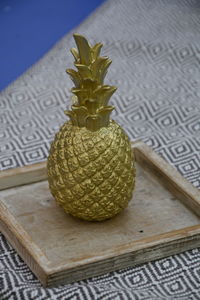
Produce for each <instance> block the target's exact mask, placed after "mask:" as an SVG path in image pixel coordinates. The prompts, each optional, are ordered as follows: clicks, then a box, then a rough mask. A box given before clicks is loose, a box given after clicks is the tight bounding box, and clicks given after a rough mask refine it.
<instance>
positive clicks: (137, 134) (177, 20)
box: [0, 0, 200, 300]
mask: <svg viewBox="0 0 200 300" xmlns="http://www.w3.org/2000/svg"><path fill="white" fill-rule="evenodd" d="M74 31H76V32H79V33H81V34H84V35H86V36H87V37H88V38H89V39H90V41H91V43H94V42H98V41H100V42H103V43H104V48H103V54H104V55H108V56H109V57H110V58H111V59H112V60H113V64H112V66H111V68H110V72H109V74H108V77H107V82H108V83H109V84H111V85H116V86H118V87H119V88H118V91H117V92H116V93H115V94H114V96H113V98H112V101H111V102H112V104H113V105H115V106H116V111H115V112H114V113H113V118H114V119H115V120H116V121H117V122H118V123H119V124H121V125H122V126H123V128H124V129H125V130H126V132H127V133H128V135H129V136H130V138H131V139H132V140H135V139H138V138H139V139H141V140H143V141H144V142H145V143H147V144H148V145H149V146H151V147H152V148H153V149H154V150H155V151H156V152H157V153H159V154H160V155H161V156H162V157H163V158H164V159H165V160H167V161H168V162H169V163H170V164H172V165H173V166H174V167H176V168H177V169H178V171H179V172H180V173H182V174H183V176H185V177H186V178H187V179H188V180H189V181H190V182H192V183H193V184H194V185H195V186H196V187H197V188H200V2H199V1H195V0H154V1H152V0H109V1H108V2H106V3H105V4H104V5H103V6H101V7H100V8H99V9H98V10H97V11H96V12H95V13H93V14H92V15H91V16H90V17H89V18H88V19H87V20H86V21H85V22H84V23H83V24H81V25H80V26H79V27H78V28H76V30H74ZM72 46H74V42H73V39H72V35H71V33H70V34H68V35H67V36H65V37H64V38H63V39H62V40H61V41H60V42H59V43H58V44H56V45H55V47H54V48H53V49H52V50H51V51H50V52H49V53H47V54H46V55H45V56H44V57H43V58H42V59H41V60H40V61H39V62H38V63H37V64H36V65H35V66H33V67H32V68H31V69H30V70H28V71H27V72H26V73H25V74H24V75H23V76H22V77H20V78H19V79H18V80H16V81H15V82H14V83H13V84H11V85H10V86H9V87H8V88H7V89H6V90H4V91H3V92H1V94H0V165H1V167H0V169H1V170H4V169H8V168H15V167H19V166H23V165H27V164H32V163H36V162H40V161H44V160H45V159H46V157H47V155H48V149H49V145H50V142H51V140H52V139H53V137H54V135H55V132H56V131H57V130H58V128H59V126H60V125H61V124H62V123H63V122H64V121H65V120H66V117H65V115H64V113H63V110H65V109H66V107H67V106H69V104H70V95H71V94H70V88H71V87H72V83H71V81H70V79H69V78H67V75H66V74H65V72H64V71H65V68H66V67H71V66H72V61H73V59H72V56H71V54H70V53H69V48H71V47H72ZM0 299H1V300H7V299H8V300H10V299H12V300H15V299H16V300H18V299H19V300H23V299H25V300H26V299H39V300H42V299H56V300H60V299H81V300H82V299H91V300H92V299H99V300H100V299H101V300H107V299H152V300H157V299H177V300H179V299H180V300H189V299H200V249H194V250H191V251H187V252H185V253H182V254H180V255H175V256H173V257H168V258H166V259H161V260H159V261H156V262H151V263H148V264H144V265H141V266H138V267H136V268H128V269H124V270H120V271H117V272H113V273H110V274H105V275H104V276H99V277H95V278H92V279H89V280H85V281H81V282H78V283H74V284H70V285H66V286H61V287H58V288H51V289H45V288H43V287H42V286H41V284H40V283H39V282H38V280H37V279H36V278H35V276H34V275H33V274H32V272H31V271H30V270H29V268H28V267H27V266H26V265H25V264H24V262H23V261H22V260H21V259H20V257H19V256H18V255H17V254H16V252H15V251H14V250H13V249H12V248H11V247H10V246H9V244H8V243H7V242H6V240H5V238H4V237H3V236H2V235H1V236H0Z"/></svg>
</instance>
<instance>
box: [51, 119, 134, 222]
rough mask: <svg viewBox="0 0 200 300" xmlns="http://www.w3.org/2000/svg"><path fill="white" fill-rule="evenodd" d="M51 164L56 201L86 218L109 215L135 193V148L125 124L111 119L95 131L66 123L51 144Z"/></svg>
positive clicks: (114, 213) (91, 218)
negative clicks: (120, 124)
mask: <svg viewBox="0 0 200 300" xmlns="http://www.w3.org/2000/svg"><path fill="white" fill-rule="evenodd" d="M47 169H48V181H49V187H50V190H51V193H52V195H53V196H54V197H55V199H56V202H57V203H58V204H59V205H60V206H62V207H63V209H64V210H65V211H66V212H67V213H69V214H71V215H73V216H75V217H78V218H81V219H84V220H88V221H102V220H105V219H109V218H111V217H113V216H115V215H116V214H118V213H119V212H120V211H121V210H123V209H124V208H125V207H126V206H127V204H128V202H129V200H130V199H131V197H132V192H133V189H134V183H135V168H134V157H133V151H132V149H131V144H130V141H129V138H128V137H127V135H126V134H125V132H124V131H123V129H122V128H121V127H120V126H119V125H118V124H117V123H116V122H114V121H112V120H111V121H109V125H108V126H106V127H101V128H100V129H99V130H96V131H91V130H88V129H87V128H86V127H79V126H75V125H73V123H72V122H71V121H68V122H66V123H65V124H64V125H63V126H62V127H61V129H60V131H59V132H58V133H57V134H56V137H55V140H54V141H53V143H52V145H51V148H50V154H49V157H48V164H47Z"/></svg>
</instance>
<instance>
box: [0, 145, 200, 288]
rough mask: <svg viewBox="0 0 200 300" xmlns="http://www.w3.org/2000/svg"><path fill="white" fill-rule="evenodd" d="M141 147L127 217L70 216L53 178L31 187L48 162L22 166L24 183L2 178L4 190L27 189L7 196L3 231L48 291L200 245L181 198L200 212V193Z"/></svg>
mask: <svg viewBox="0 0 200 300" xmlns="http://www.w3.org/2000/svg"><path fill="white" fill-rule="evenodd" d="M133 147H134V152H135V155H136V160H137V177H136V189H135V192H134V195H133V199H132V201H131V202H130V204H129V206H128V208H127V209H126V210H125V211H124V212H122V213H121V214H120V215H118V216H117V217H115V218H113V219H111V220H107V221H105V222H100V223H99V222H93V223H91V222H84V221H81V220H78V219H75V218H73V217H71V216H69V215H67V214H65V213H64V211H63V210H62V209H61V208H59V207H58V206H57V205H56V204H55V201H54V199H53V198H52V196H51V195H50V192H49V189H48V183H47V181H42V182H37V183H31V182H32V180H33V181H34V182H36V181H37V180H38V181H41V180H44V179H45V176H46V165H45V163H44V164H37V165H33V166H30V167H24V168H22V169H23V170H21V171H20V170H19V169H18V170H17V174H19V175H20V176H21V175H23V176H22V177H20V178H21V180H22V182H20V180H19V178H18V177H17V175H16V173H15V171H14V170H12V172H11V171H6V172H2V173H1V178H0V184H1V182H3V184H2V185H1V186H2V187H4V189H5V188H8V187H9V186H10V187H11V186H12V185H14V186H16V185H20V184H24V183H26V184H27V185H23V186H19V187H13V188H9V189H6V190H2V191H1V192H0V230H1V231H2V233H3V234H4V235H5V236H6V238H7V239H8V241H9V242H10V243H11V244H12V245H13V247H14V248H15V249H16V250H17V251H18V253H19V254H20V255H21V257H22V258H23V259H24V261H25V262H26V263H27V264H28V265H29V267H30V268H31V269H32V271H33V272H34V273H35V274H36V276H37V277H38V278H39V280H40V281H41V282H42V284H43V285H44V286H55V285H57V284H61V283H70V282H73V281H77V280H80V279H84V278H88V277H91V276H95V275H99V274H103V273H105V272H109V271H113V270H117V269H120V268H124V267H127V266H134V265H137V264H140V263H144V262H146V261H150V260H155V259H158V258H161V257H165V256H168V255H171V254H175V253H179V252H182V251H185V250H187V249H191V248H193V247H197V246H199V245H200V225H199V217H198V216H196V215H195V214H193V212H192V211H191V210H188V208H187V207H185V206H184V205H183V204H182V203H181V202H180V201H178V200H177V198H176V196H178V197H180V199H181V200H182V197H183V198H184V200H183V203H184V204H186V206H188V207H189V208H191V209H193V210H198V211H199V205H200V204H199V194H200V192H199V191H198V190H197V189H195V188H194V187H193V186H192V185H191V184H190V183H188V182H187V181H186V180H185V179H184V178H182V176H181V175H180V174H179V173H178V172H177V171H176V170H175V169H174V168H172V167H171V166H170V165H169V164H167V163H166V162H165V161H164V160H163V159H162V158H160V157H159V156H158V155H157V154H155V153H154V152H153V151H152V150H151V149H150V148H149V147H147V146H146V145H144V144H143V143H141V142H139V143H135V144H134V145H133ZM138 163H139V165H138ZM32 168H33V169H32ZM26 170H27V172H26ZM145 170H147V171H145ZM38 172H39V173H38ZM4 173H5V177H4V175H3V174H4ZM38 174H39V176H38V177H37V175H38ZM26 175H27V176H26ZM152 175H154V176H152ZM158 178H159V181H158ZM2 179H3V181H2ZM160 181H161V183H162V184H163V185H164V186H162V185H161V184H160ZM28 183H29V184H28ZM165 187H167V189H166V188H165ZM191 203H192V204H191ZM195 213H196V211H195Z"/></svg>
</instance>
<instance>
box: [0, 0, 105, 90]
mask: <svg viewBox="0 0 200 300" xmlns="http://www.w3.org/2000/svg"><path fill="white" fill-rule="evenodd" d="M102 2H104V0H0V90H2V89H3V88H5V87H6V86H7V85H8V84H9V83H10V82H11V81H13V80H14V79H16V78H17V77H18V76H19V75H21V74H22V73H23V72H24V71H25V70H26V69H27V68H28V67H30V66H31V65H32V64H33V63H35V62H36V61H37V60H38V59H39V58H40V57H41V56H42V55H43V54H44V53H45V52H46V51H48V50H49V48H50V47H52V46H53V44H54V43H55V42H56V41H58V40H59V39H60V38H61V37H62V36H63V35H64V34H66V33H67V32H69V31H70V30H71V29H72V28H73V27H75V26H77V25H78V24H79V23H80V22H81V21H83V20H84V19H85V18H86V17H87V16H88V15H89V14H90V13H91V12H92V11H93V10H94V9H95V8H96V7H97V6H99V5H100V4H101V3H102Z"/></svg>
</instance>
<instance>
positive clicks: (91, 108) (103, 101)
mask: <svg viewBox="0 0 200 300" xmlns="http://www.w3.org/2000/svg"><path fill="white" fill-rule="evenodd" d="M74 40H75V42H76V46H77V49H76V48H72V49H71V53H72V54H73V56H74V59H75V61H74V66H75V67H76V69H77V71H75V70H73V69H67V70H66V72H67V74H69V76H70V78H71V80H72V81H73V83H74V87H73V88H72V93H73V94H74V95H75V96H74V97H75V98H76V101H75V104H74V105H72V112H71V113H70V112H67V115H68V116H69V117H70V118H71V121H72V123H73V124H74V125H77V126H80V127H83V126H85V127H86V128H88V129H90V130H98V129H99V128H100V127H105V126H108V124H109V115H110V112H111V111H112V110H113V109H114V107H113V106H108V101H109V99H110V97H111V96H112V94H113V93H114V92H115V91H116V89H117V88H116V87H115V86H109V85H104V78H105V76H106V74H107V70H108V67H109V66H110V64H111V62H112V61H111V60H110V59H109V58H108V57H107V56H100V52H101V48H102V46H103V45H102V44H101V43H97V44H95V45H94V46H91V45H90V44H89V42H88V41H87V39H86V38H85V37H84V36H82V35H80V34H77V33H76V34H74ZM83 112H84V113H83ZM90 122H91V123H90ZM92 128H93V129H92Z"/></svg>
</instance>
